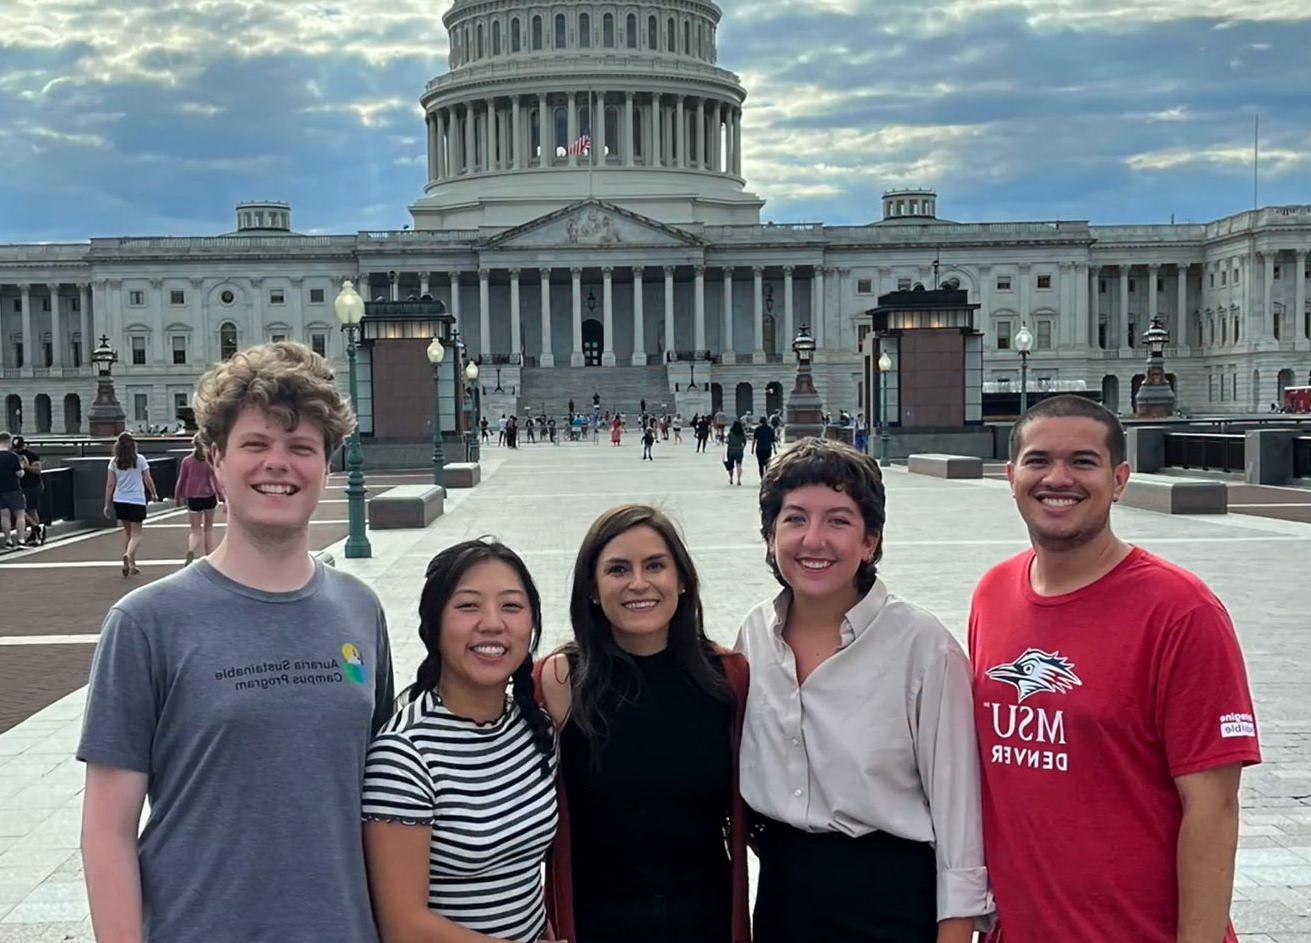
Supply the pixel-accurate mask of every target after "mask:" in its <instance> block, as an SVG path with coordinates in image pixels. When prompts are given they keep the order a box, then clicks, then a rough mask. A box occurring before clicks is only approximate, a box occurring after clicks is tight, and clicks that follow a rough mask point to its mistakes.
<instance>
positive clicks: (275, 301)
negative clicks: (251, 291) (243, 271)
mask: <svg viewBox="0 0 1311 943" xmlns="http://www.w3.org/2000/svg"><path fill="white" fill-rule="evenodd" d="M286 303H287V294H286V292H285V291H283V290H282V289H281V288H270V289H269V304H271V305H282V304H286Z"/></svg>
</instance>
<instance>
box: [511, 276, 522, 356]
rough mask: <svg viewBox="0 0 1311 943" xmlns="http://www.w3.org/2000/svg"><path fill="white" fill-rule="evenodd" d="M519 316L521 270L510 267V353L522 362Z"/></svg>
mask: <svg viewBox="0 0 1311 943" xmlns="http://www.w3.org/2000/svg"><path fill="white" fill-rule="evenodd" d="M519 318H520V311H519V270H518V269H517V268H512V269H510V354H511V359H512V360H514V361H515V362H521V361H520V355H521V354H522V353H523V343H522V342H521V339H520V333H521V328H520V321H519Z"/></svg>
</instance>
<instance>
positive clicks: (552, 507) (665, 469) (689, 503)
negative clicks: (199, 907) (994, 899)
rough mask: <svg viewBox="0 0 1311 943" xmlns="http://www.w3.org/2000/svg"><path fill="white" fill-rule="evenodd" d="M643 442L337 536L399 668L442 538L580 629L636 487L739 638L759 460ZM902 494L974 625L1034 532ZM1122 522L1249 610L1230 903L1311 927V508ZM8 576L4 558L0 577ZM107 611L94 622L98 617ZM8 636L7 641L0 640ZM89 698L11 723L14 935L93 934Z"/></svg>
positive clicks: (1259, 930) (960, 503)
mask: <svg viewBox="0 0 1311 943" xmlns="http://www.w3.org/2000/svg"><path fill="white" fill-rule="evenodd" d="M638 455H639V450H638V448H637V446H636V445H633V444H625V445H624V446H622V447H620V448H612V447H611V446H609V445H608V444H602V445H592V444H590V443H587V444H573V445H562V446H559V447H551V446H549V445H545V446H543V445H537V446H526V447H524V448H522V449H520V450H519V451H517V452H507V451H503V450H499V449H488V450H486V451H485V452H484V459H485V461H484V471H485V473H486V477H485V478H484V480H483V484H482V485H480V486H479V487H478V488H476V489H474V490H472V491H469V492H455V493H454V495H455V501H454V503H453V506H451V505H448V512H447V514H446V515H445V516H443V517H441V518H439V519H438V520H437V521H436V522H435V523H434V524H433V525H432V526H431V527H429V528H427V529H426V530H423V531H387V532H381V533H375V534H373V535H371V537H372V540H373V547H374V557H373V559H371V560H352V561H346V560H342V559H341V556H340V554H338V555H337V556H338V563H339V565H340V566H342V568H343V569H347V570H349V571H351V572H354V573H357V574H359V575H361V576H362V577H364V578H365V579H367V580H369V581H370V582H371V584H372V585H373V586H374V587H375V588H376V589H377V591H378V592H379V594H380V595H381V596H382V598H383V601H384V603H385V605H386V607H387V610H388V619H389V623H390V625H391V630H392V636H393V645H394V648H395V654H396V672H397V680H398V684H405V683H408V681H409V679H410V677H411V676H412V673H413V671H414V668H415V666H416V665H417V663H418V661H419V658H420V655H421V646H420V644H419V641H418V638H417V634H416V631H415V629H416V619H415V616H414V609H415V606H416V605H417V601H418V594H419V589H420V585H421V580H422V573H423V569H424V566H425V565H426V563H427V561H428V560H429V558H430V557H431V556H432V554H433V553H435V552H436V551H437V550H438V549H440V548H441V547H443V546H445V545H447V544H449V543H451V542H453V541H456V540H460V539H463V538H466V537H471V536H477V535H479V534H484V533H492V534H496V535H498V536H499V537H501V538H502V539H504V540H506V541H507V542H509V543H510V544H511V545H512V546H514V547H515V548H516V549H518V550H520V551H521V552H522V553H523V554H524V556H525V558H526V559H527V560H528V563H529V565H530V566H531V567H532V570H533V573H534V575H535V578H536V579H537V581H538V584H539V586H540V588H541V591H542V597H543V606H544V611H545V617H546V626H545V632H544V644H545V645H547V646H551V645H554V644H556V643H558V642H560V641H561V640H562V639H563V638H564V637H565V636H566V634H567V609H568V592H569V578H570V570H571V567H572V563H573V557H574V554H575V552H576V550H577V547H578V544H579V542H580V540H581V538H582V535H583V532H584V531H585V529H586V528H587V526H588V524H589V523H590V522H591V520H592V519H593V517H594V516H595V515H596V514H597V513H599V512H600V511H602V510H604V509H605V508H607V507H609V506H611V505H613V504H615V503H618V502H622V501H654V502H657V503H659V504H660V505H662V506H663V507H664V508H665V509H666V510H668V511H669V512H670V513H671V514H672V515H673V516H674V517H675V518H676V519H677V520H678V521H679V522H680V523H681V525H682V527H683V529H684V532H685V534H686V536H687V539H688V542H689V544H690V546H691V549H692V551H693V554H694V557H695V559H696V562H697V566H698V568H699V570H700V573H701V576H702V581H703V594H704V602H705V606H706V618H707V626H708V630H709V632H710V634H711V635H712V636H713V637H714V638H716V639H718V640H720V641H723V642H729V641H731V640H732V638H733V636H734V635H735V633H736V630H737V626H738V623H739V621H740V619H741V617H742V615H743V614H744V613H745V611H746V610H747V608H748V607H749V606H750V605H751V604H753V603H754V602H756V601H758V600H759V599H761V598H763V597H765V596H767V595H769V594H772V593H773V592H774V591H775V588H776V587H775V585H774V582H773V579H772V577H771V576H770V574H769V572H768V570H767V569H766V567H765V565H764V562H763V556H764V549H763V544H762V542H761V540H760V538H759V520H758V516H757V510H756V504H755V488H754V487H752V485H754V483H755V482H754V478H755V476H754V474H753V473H751V472H748V483H747V484H746V485H743V486H742V487H740V488H738V487H730V486H728V485H727V484H726V483H725V475H724V472H723V469H722V467H721V466H720V464H719V457H718V456H717V455H716V454H715V452H714V451H712V452H711V453H710V454H708V455H694V454H693V452H692V446H691V444H690V442H689V443H688V444H685V445H683V446H681V447H679V446H672V445H668V444H664V443H661V444H660V445H658V446H657V447H656V455H657V459H656V461H655V462H641V461H639V460H638ZM888 492H889V514H888V530H887V550H886V553H885V556H884V562H883V564H882V572H883V575H884V576H885V577H886V579H887V581H888V583H889V585H890V586H891V588H892V589H893V590H894V591H896V592H898V593H900V594H902V595H903V596H905V597H907V598H909V599H911V600H914V601H915V602H917V603H919V604H921V605H924V606H926V607H928V608H929V609H931V610H932V611H933V612H935V613H936V614H937V615H938V616H939V617H940V618H941V619H942V620H943V621H944V622H945V623H946V624H947V625H948V626H950V627H951V628H952V629H953V630H954V631H956V632H958V633H959V634H961V635H963V634H964V627H965V618H966V612H967V609H968V605H969V596H970V591H971V589H972V588H973V586H974V583H975V581H976V580H977V579H978V577H979V576H980V575H981V574H982V573H983V572H984V570H985V569H987V567H988V566H990V565H991V564H993V563H994V562H996V561H997V560H999V559H1001V558H1003V557H1005V556H1007V555H1009V554H1011V553H1014V552H1016V551H1018V550H1020V549H1022V548H1023V547H1024V546H1026V544H1027V540H1026V535H1025V532H1024V528H1023V525H1022V523H1021V522H1020V520H1019V518H1018V517H1017V515H1016V514H1015V510H1014V506H1013V504H1012V502H1011V500H1010V497H1009V493H1008V491H1007V489H1006V487H1005V485H1004V483H1002V482H998V481H995V480H986V479H985V480H982V481H965V482H961V481H951V482H948V481H940V480H936V479H930V478H923V477H919V476H910V475H908V474H907V473H906V472H905V470H904V469H902V468H894V469H891V470H889V472H888ZM334 516H336V515H335V514H334ZM341 516H342V517H344V515H341ZM1115 521H1116V527H1117V529H1118V531H1119V533H1120V534H1121V535H1122V536H1124V537H1125V538H1126V539H1129V540H1131V541H1132V542H1134V543H1137V544H1140V545H1142V546H1144V547H1147V548H1148V549H1150V550H1152V551H1154V552H1157V553H1160V554H1162V555H1164V556H1166V557H1169V558H1170V559H1172V560H1175V561H1177V562H1178V563H1180V564H1182V565H1183V566H1186V567H1188V568H1190V569H1192V570H1194V571H1195V572H1197V573H1198V574H1199V575H1201V576H1202V577H1203V578H1204V579H1205V580H1207V581H1208V582H1209V583H1210V585H1211V586H1212V587H1213V588H1214V589H1215V590H1216V592H1217V593H1218V594H1219V595H1220V596H1221V598H1222V599H1224V600H1225V602H1226V603H1227V604H1228V606H1229V608H1230V610H1231V612H1232V613H1233V615H1234V619H1235V622H1236V624H1237V627H1238V632H1239V635H1240V637H1241V638H1242V641H1243V644H1244V648H1245V650H1246V654H1247V659H1248V665H1249V669H1250V671H1251V675H1252V680H1253V685H1254V688H1255V692H1256V699H1257V708H1258V711H1259V713H1260V719H1261V722H1262V732H1263V745H1264V748H1265V754H1266V764H1265V765H1264V766H1261V767H1258V768H1256V769H1254V770H1252V771H1250V772H1249V773H1248V774H1246V775H1245V777H1244V786H1243V793H1242V807H1243V808H1242V839H1241V850H1240V852H1239V870H1238V878H1237V890H1236V893H1235V903H1234V908H1233V913H1234V919H1235V922H1236V923H1237V925H1238V928H1239V930H1240V933H1241V934H1242V935H1243V941H1244V943H1294V941H1299V943H1311V709H1309V708H1308V704H1311V679H1309V678H1308V677H1307V676H1306V674H1305V672H1303V671H1302V670H1300V669H1301V668H1302V666H1303V665H1304V664H1305V662H1306V659H1307V654H1306V653H1307V652H1308V651H1309V650H1311V648H1309V647H1308V642H1309V641H1311V623H1309V622H1308V619H1307V605H1306V590H1305V586H1304V585H1303V584H1302V583H1301V581H1300V577H1301V576H1302V574H1303V573H1304V572H1305V570H1306V561H1307V559H1308V557H1309V555H1311V526H1309V525H1307V524H1304V523H1298V522H1291V521H1285V520H1276V519H1269V518H1264V517H1255V516H1240V515H1228V516H1225V517H1200V518H1199V517H1194V518H1183V517H1170V516H1167V515H1161V514H1154V513H1151V512H1147V511H1140V510H1135V509H1128V508H1125V509H1120V508H1117V509H1116V511H1115ZM111 573H112V575H113V577H114V578H115V579H117V580H122V577H121V576H118V574H117V572H116V571H111ZM11 575H12V574H11V573H10V572H8V571H6V570H3V569H0V579H7V578H8V577H9V576H11ZM1150 591H1151V588H1150V587H1143V592H1144V593H1147V592H1150ZM100 598H102V599H105V598H108V597H104V596H102V597H100ZM95 623H98V618H97V619H96V620H95ZM95 623H92V624H90V625H89V626H83V627H81V628H82V631H84V632H87V633H93V632H94V631H95ZM75 628H76V626H75ZM11 651H12V649H11V648H7V647H4V646H3V645H2V644H0V657H7V655H8V653H9V652H11ZM72 651H73V650H72V649H70V655H71V653H72ZM70 670H72V669H70ZM82 705H83V692H82V691H80V690H79V691H74V692H73V693H71V694H68V695H67V696H64V697H62V698H61V699H59V700H58V701H56V702H54V703H53V704H51V705H50V706H48V707H46V708H45V709H43V710H41V711H39V712H38V713H36V714H35V715H34V716H32V717H31V718H29V719H27V720H25V721H23V722H22V723H19V724H18V725H17V726H15V727H14V728H13V729H11V730H9V731H8V732H6V733H3V734H0V943H17V941H34V940H42V941H45V940H62V941H69V943H73V941H84V940H90V938H91V937H90V931H89V925H88V923H87V909H86V899H85V894H84V891H83V887H82V882H81V865H80V861H79V855H78V852H77V841H78V818H79V813H80V802H81V786H82V776H83V773H82V770H81V768H80V767H79V764H78V763H77V762H76V761H75V760H73V759H72V756H71V755H72V751H73V749H74V746H75V743H76V740H77V735H78V725H79V719H80V715H81V710H82ZM1108 866H1110V865H1109V864H1108Z"/></svg>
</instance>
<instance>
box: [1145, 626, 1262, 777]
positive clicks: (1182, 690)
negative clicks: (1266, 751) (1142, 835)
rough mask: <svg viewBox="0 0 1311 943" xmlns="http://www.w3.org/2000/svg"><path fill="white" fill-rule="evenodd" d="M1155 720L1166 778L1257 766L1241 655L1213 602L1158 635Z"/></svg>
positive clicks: (1253, 722) (1254, 732)
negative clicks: (1235, 765) (1236, 765)
mask: <svg viewBox="0 0 1311 943" xmlns="http://www.w3.org/2000/svg"><path fill="white" fill-rule="evenodd" d="M1155 714H1156V725H1157V731H1158V734H1159V735H1160V737H1161V740H1162V743H1163V744H1164V746H1165V755H1166V761H1167V763H1168V764H1169V767H1170V775H1171V776H1175V777H1177V776H1187V775H1189V774H1190V773H1199V772H1202V771H1203V770H1208V769H1214V768H1215V767H1217V766H1225V765H1227V764H1230V763H1242V764H1243V765H1244V766H1250V765H1253V764H1256V763H1259V762H1261V748H1260V745H1259V742H1258V740H1257V730H1256V718H1255V714H1254V712H1253V710H1252V694H1251V689H1250V688H1249V687H1248V683H1247V669H1246V668H1245V667H1244V665H1243V653H1242V650H1241V649H1240V648H1239V645H1238V638H1237V636H1236V635H1235V634H1234V627H1233V623H1232V622H1231V621H1230V619H1229V614H1228V613H1227V612H1225V610H1224V607H1223V606H1221V605H1220V604H1219V603H1218V602H1207V603H1203V604H1201V605H1198V606H1196V607H1194V608H1193V609H1192V610H1190V611H1189V612H1188V613H1187V614H1186V615H1184V616H1183V617H1182V618H1181V619H1179V620H1178V621H1177V622H1176V623H1174V624H1173V625H1172V626H1171V627H1170V630H1169V631H1168V632H1167V633H1166V635H1165V637H1164V640H1163V647H1162V650H1161V654H1160V657H1159V659H1158V667H1157V677H1156V704H1155Z"/></svg>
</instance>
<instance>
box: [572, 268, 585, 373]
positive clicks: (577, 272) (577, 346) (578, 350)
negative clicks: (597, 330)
mask: <svg viewBox="0 0 1311 943" xmlns="http://www.w3.org/2000/svg"><path fill="white" fill-rule="evenodd" d="M582 275H583V270H582V269H580V268H578V267H577V266H575V267H573V268H571V269H569V283H570V286H571V287H572V289H573V299H572V300H573V308H572V314H573V344H574V350H573V353H571V354H570V355H569V365H570V366H571V367H581V366H582V365H583V286H582Z"/></svg>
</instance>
